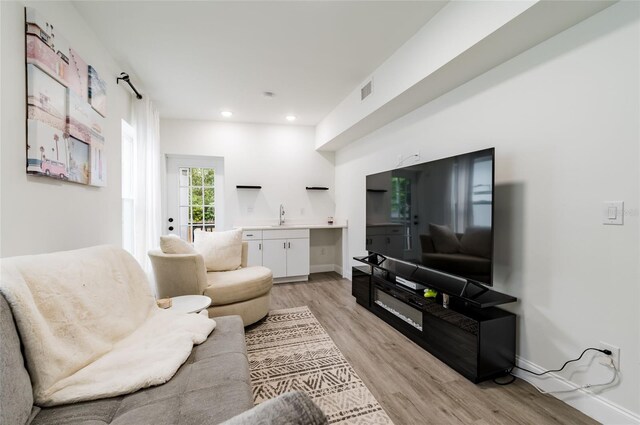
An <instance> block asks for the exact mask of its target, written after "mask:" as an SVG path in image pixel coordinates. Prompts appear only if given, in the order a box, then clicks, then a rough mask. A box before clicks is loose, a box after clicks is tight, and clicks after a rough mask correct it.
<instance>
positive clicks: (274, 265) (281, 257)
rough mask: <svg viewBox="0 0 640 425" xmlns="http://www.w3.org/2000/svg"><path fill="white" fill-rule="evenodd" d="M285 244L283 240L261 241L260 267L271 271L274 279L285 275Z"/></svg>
mask: <svg viewBox="0 0 640 425" xmlns="http://www.w3.org/2000/svg"><path fill="white" fill-rule="evenodd" d="M286 244H287V241H286V240H284V239H271V240H263V241H262V265H263V266H265V267H267V268H269V269H271V271H272V272H273V277H274V278H275V277H285V276H286V275H287V250H286Z"/></svg>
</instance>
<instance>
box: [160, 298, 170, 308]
mask: <svg viewBox="0 0 640 425" xmlns="http://www.w3.org/2000/svg"><path fill="white" fill-rule="evenodd" d="M156 303H157V304H158V307H160V308H164V309H167V308H169V307H171V304H173V303H172V302H171V298H160V299H159V300H157V301H156Z"/></svg>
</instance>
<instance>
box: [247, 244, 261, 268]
mask: <svg viewBox="0 0 640 425" xmlns="http://www.w3.org/2000/svg"><path fill="white" fill-rule="evenodd" d="M246 242H247V244H248V245H249V252H248V255H247V266H261V265H262V240H258V241H246Z"/></svg>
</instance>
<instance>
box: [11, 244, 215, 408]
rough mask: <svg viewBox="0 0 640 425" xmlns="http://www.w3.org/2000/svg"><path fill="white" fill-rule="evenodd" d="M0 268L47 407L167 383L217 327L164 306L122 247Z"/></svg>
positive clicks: (40, 401) (39, 397) (39, 400)
mask: <svg viewBox="0 0 640 425" xmlns="http://www.w3.org/2000/svg"><path fill="white" fill-rule="evenodd" d="M1 270H2V273H1V274H0V292H2V294H3V295H4V297H5V298H6V299H7V301H8V303H9V305H10V306H11V310H12V312H13V315H14V317H15V319H16V323H17V325H18V330H19V332H20V337H21V339H22V343H23V345H24V349H25V358H26V361H27V367H28V369H29V373H30V375H31V381H32V383H33V388H34V399H35V404H37V405H40V406H53V405H57V404H65V403H72V402H77V401H83V400H94V399H98V398H105V397H112V396H116V395H120V394H126V393H130V392H133V391H136V390H139V389H141V388H145V387H149V386H151V385H158V384H162V383H164V382H166V381H168V380H169V379H170V378H171V377H172V376H173V375H174V374H175V373H176V371H177V370H178V368H179V367H180V365H182V363H184V362H185V360H186V359H187V358H188V357H189V355H190V354H191V350H192V348H193V345H194V344H200V343H202V342H204V341H205V340H206V339H207V336H208V335H209V334H210V333H211V331H212V330H213V329H214V327H215V322H214V321H213V320H211V319H208V318H206V317H204V316H202V315H198V314H178V313H175V312H173V311H170V310H162V309H160V308H158V307H157V306H156V303H155V299H154V297H153V295H152V293H151V290H150V288H149V284H148V281H147V278H146V276H145V275H144V272H143V271H142V269H141V268H140V266H139V265H138V263H137V262H136V261H135V259H134V258H133V257H132V256H131V255H129V254H128V253H127V252H126V251H124V250H122V249H119V248H116V247H111V246H99V247H93V248H86V249H80V250H76V251H67V252H58V253H53V254H44V255H32V256H24V257H14V258H7V259H3V260H2V269H1Z"/></svg>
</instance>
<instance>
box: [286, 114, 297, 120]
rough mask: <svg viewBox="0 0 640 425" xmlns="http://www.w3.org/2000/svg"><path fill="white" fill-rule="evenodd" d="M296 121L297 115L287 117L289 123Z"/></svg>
mask: <svg viewBox="0 0 640 425" xmlns="http://www.w3.org/2000/svg"><path fill="white" fill-rule="evenodd" d="M295 120H296V116H295V115H287V121H295Z"/></svg>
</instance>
